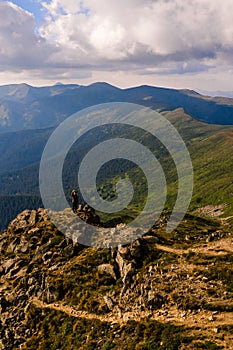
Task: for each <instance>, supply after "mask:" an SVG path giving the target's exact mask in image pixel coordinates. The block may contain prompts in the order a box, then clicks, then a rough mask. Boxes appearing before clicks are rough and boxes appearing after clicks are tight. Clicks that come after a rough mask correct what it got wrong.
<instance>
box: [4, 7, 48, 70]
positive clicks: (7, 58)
mask: <svg viewBox="0 0 233 350" xmlns="http://www.w3.org/2000/svg"><path fill="white" fill-rule="evenodd" d="M0 15H1V20H0V70H1V71H4V70H6V69H12V70H16V71H20V70H22V69H32V68H38V67H41V66H43V65H45V64H46V60H47V59H48V58H49V56H50V54H51V53H52V52H53V49H52V47H51V45H50V44H48V43H46V42H45V40H44V39H43V38H42V37H38V36H37V35H36V34H35V32H34V27H35V21H34V17H33V16H32V14H30V13H29V12H27V11H24V10H22V9H21V8H20V7H18V6H16V5H15V4H12V3H11V2H2V1H0Z"/></svg>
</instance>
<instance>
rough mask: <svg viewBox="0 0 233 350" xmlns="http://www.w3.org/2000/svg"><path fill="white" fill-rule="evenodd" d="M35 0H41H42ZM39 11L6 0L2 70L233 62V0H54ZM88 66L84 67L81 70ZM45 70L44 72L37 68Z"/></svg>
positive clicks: (191, 67)
mask: <svg viewBox="0 0 233 350" xmlns="http://www.w3.org/2000/svg"><path fill="white" fill-rule="evenodd" d="M35 1H36V0H35ZM42 6H43V7H44V9H46V18H45V21H44V23H43V25H41V26H40V28H37V29H38V33H39V34H38V35H36V34H35V32H34V27H35V21H34V17H33V16H32V14H30V13H28V12H26V11H24V10H23V9H20V8H19V7H17V6H16V5H13V4H12V3H10V2H6V1H2V0H0V17H1V19H0V70H4V69H7V68H8V69H18V70H20V69H28V70H29V69H35V70H36V71H37V73H38V72H41V75H43V74H44V75H45V74H49V75H50V76H54V77H56V75H57V76H58V79H60V77H61V78H62V77H66V76H71V75H72V72H74V70H75V73H74V74H75V76H76V75H79V76H85V77H86V76H87V75H90V73H91V72H93V74H96V73H95V72H97V71H105V72H109V71H110V72H111V71H112V72H113V71H115V72H117V71H119V72H122V71H125V72H129V71H131V72H136V73H138V74H139V75H140V76H142V75H143V74H145V76H148V75H149V74H162V75H165V74H168V75H169V74H173V75H174V74H176V73H177V74H182V75H184V74H194V73H195V72H197V73H201V72H203V71H206V72H208V71H210V70H212V69H213V67H214V68H215V71H216V70H217V71H219V72H220V71H221V72H223V70H225V69H227V70H230V69H231V66H232V58H233V40H232V38H233V2H232V0H222V1H221V4H220V3H219V0H190V1H184V0H127V1H125V0H117V1H116V0H108V1H106V0H82V1H78V0H50V1H49V2H48V1H46V2H42ZM81 72H83V73H81ZM38 74H39V73H38Z"/></svg>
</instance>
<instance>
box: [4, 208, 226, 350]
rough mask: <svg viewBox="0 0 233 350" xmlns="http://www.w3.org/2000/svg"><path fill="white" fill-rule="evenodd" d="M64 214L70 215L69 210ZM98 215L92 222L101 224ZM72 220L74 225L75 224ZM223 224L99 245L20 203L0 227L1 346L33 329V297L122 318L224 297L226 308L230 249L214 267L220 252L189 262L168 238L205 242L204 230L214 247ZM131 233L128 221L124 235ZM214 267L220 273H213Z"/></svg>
mask: <svg viewBox="0 0 233 350" xmlns="http://www.w3.org/2000/svg"><path fill="white" fill-rule="evenodd" d="M57 215H58V216H59V215H60V214H59V213H58V214H57ZM64 215H65V217H66V218H68V219H69V218H70V220H73V214H72V213H71V212H70V211H69V212H68V210H67V211H66V212H65V213H64ZM78 215H79V216H80V217H81V216H82V218H83V219H85V220H90V221H89V222H90V223H91V218H93V217H96V216H95V215H96V214H95V213H94V212H93V211H92V210H91V209H90V208H88V207H86V208H82V207H80V208H79V212H78ZM60 216H61V215H60ZM96 220H97V221H98V219H96ZM94 221H95V220H94ZM97 221H95V225H97V227H98V229H99V230H101V227H99V224H97ZM70 222H71V223H72V222H73V221H70ZM161 222H162V223H161V227H162V229H163V224H164V221H163V220H162V219H161ZM73 225H75V224H73ZM185 225H186V226H185V227H187V222H186V223H185ZM75 227H76V230H77V231H78V230H80V226H78V225H77V224H76V226H74V229H75ZM124 228H125V225H123V224H120V225H118V226H116V227H115V228H114V229H110V228H109V232H111V234H112V233H113V232H114V233H115V234H119V233H120V234H121V233H122V232H123V230H124ZM182 229H183V228H182ZM227 230H228V228H227ZM227 230H225V231H224V230H221V228H220V227H219V226H218V225H216V223H213V225H212V226H211V225H210V222H208V225H207V226H206V232H205V231H204V229H203V225H202V226H201V228H200V233H201V234H200V235H199V236H200V237H201V238H200V239H199V236H198V232H197V230H196V231H195V232H194V233H193V234H192V232H191V230H189V232H185V234H184V238H183V241H182V240H181V238H180V237H178V238H177V239H176V241H175V238H174V237H173V238H171V239H170V240H166V239H165V238H164V231H161V232H162V234H159V231H158V229H156V228H154V229H153V230H151V231H150V232H149V233H147V234H146V235H143V236H142V237H140V238H137V239H135V240H134V241H132V242H131V243H130V244H127V245H118V246H116V247H114V248H105V249H98V248H92V247H85V246H83V245H81V244H80V243H78V242H77V240H73V239H71V238H72V235H71V236H65V235H64V234H63V233H61V232H60V231H59V230H58V229H57V228H56V227H55V226H54V224H53V223H52V222H51V221H50V220H49V216H48V213H47V212H46V210H44V209H38V210H31V211H30V210H26V211H24V212H23V213H21V214H20V215H18V217H17V218H16V219H15V220H13V221H12V222H11V223H10V225H9V227H8V229H7V230H5V231H3V232H1V234H0V253H1V255H0V349H2V350H13V349H17V348H20V346H21V345H22V344H25V343H26V341H28V339H30V338H31V337H37V336H38V334H39V326H38V325H37V322H31V323H30V322H29V320H30V317H31V314H30V312H31V310H32V306H33V305H34V304H33V302H34V300H35V299H36V300H37V301H41V303H43V304H45V305H48V306H49V305H50V304H52V305H72V308H74V310H75V308H76V309H77V310H78V311H82V310H84V312H85V313H87V312H90V313H94V312H95V313H96V315H106V317H107V316H108V315H109V314H110V315H111V317H113V316H114V317H117V318H120V319H123V320H125V318H126V315H127V314H131V315H135V317H138V315H153V317H161V318H165V317H169V312H170V311H168V309H169V308H173V309H175V308H176V309H177V310H181V313H182V315H188V314H191V313H192V312H193V313H194V312H195V313H198V312H200V311H199V310H202V309H203V308H210V309H211V310H212V309H213V303H214V301H216V300H217V302H218V303H219V304H218V305H221V307H223V306H222V305H223V303H224V305H225V304H226V305H227V307H228V308H229V307H230V306H231V303H230V300H231V298H232V293H231V292H229V290H230V288H231V285H230V282H229V281H230V276H231V272H230V270H229V264H230V263H229V262H230V261H231V259H232V258H231V256H230V255H229V256H228V255H227V257H226V264H225V265H224V267H225V269H221V274H220V273H219V272H218V271H219V270H218V269H220V267H221V268H222V266H221V265H220V263H222V261H224V259H223V258H222V259H223V260H221V259H220V260H218V259H217V257H218V254H219V252H218V251H216V255H215V256H214V258H215V260H214V265H213V266H212V265H211V264H210V256H208V257H207V259H206V261H204V263H203V266H200V265H201V262H202V260H203V259H204V258H203V255H201V259H199V256H198V257H196V259H197V264H196V266H195V268H194V264H195V260H194V259H193V255H192V254H194V253H192V251H189V250H182V249H181V250H180V253H179V249H177V248H172V245H173V243H174V242H175V243H174V244H175V245H176V244H177V245H178V246H179V245H180V244H181V243H180V242H181V241H182V243H183V245H187V246H188V247H190V245H191V244H194V243H195V242H196V244H200V242H202V241H203V244H204V248H205V246H206V245H207V244H208V243H209V242H208V241H209V237H211V242H212V241H213V247H214V243H216V244H217V242H220V240H221V239H226V238H225V237H228V240H229V242H228V241H226V242H225V245H224V246H223V247H224V249H226V248H227V247H228V246H229V244H230V234H231V233H230V232H228V231H227ZM186 231H187V229H186ZM203 232H205V234H204V233H203ZM130 233H132V231H130V230H129V229H127V235H130ZM186 236H188V237H186ZM195 237H198V239H196V238H195ZM193 242H194V243H193ZM161 244H162V246H161ZM210 244H212V243H210ZM198 249H199V248H198ZM205 249H206V248H205ZM216 249H217V248H216ZM210 252H212V250H210ZM229 252H230V250H229ZM222 254H228V253H226V251H225V252H224V251H223V252H222ZM229 254H230V253H229ZM224 256H225V255H223V257H224ZM227 259H229V260H227ZM190 261H191V263H190ZM215 270H216V271H217V272H216V274H217V276H218V278H219V276H223V278H222V280H218V279H216V280H215V279H214V276H215ZM227 283H229V286H228V288H227ZM220 302H221V303H220ZM224 307H226V306H224ZM61 310H62V308H61ZM229 310H230V309H229ZM40 314H41V313H40ZM33 315H34V316H33V317H35V315H36V313H35V314H33ZM148 317H149V316H148ZM182 317H183V316H182ZM208 317H209V318H210V317H211V314H208ZM210 322H213V321H210Z"/></svg>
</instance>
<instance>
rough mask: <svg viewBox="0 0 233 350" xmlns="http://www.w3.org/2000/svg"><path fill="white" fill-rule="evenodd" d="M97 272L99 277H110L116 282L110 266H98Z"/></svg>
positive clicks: (112, 268) (113, 271) (112, 267)
mask: <svg viewBox="0 0 233 350" xmlns="http://www.w3.org/2000/svg"><path fill="white" fill-rule="evenodd" d="M98 272H99V274H101V275H105V274H106V275H110V276H111V277H112V278H113V279H114V280H117V277H116V273H115V270H114V266H112V265H111V264H102V265H99V266H98Z"/></svg>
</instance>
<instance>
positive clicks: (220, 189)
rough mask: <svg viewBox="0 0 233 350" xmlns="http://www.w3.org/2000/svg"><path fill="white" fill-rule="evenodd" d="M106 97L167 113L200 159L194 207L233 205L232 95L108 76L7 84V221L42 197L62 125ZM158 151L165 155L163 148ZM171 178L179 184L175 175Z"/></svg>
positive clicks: (3, 192) (1, 178)
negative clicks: (88, 81) (46, 158)
mask: <svg viewBox="0 0 233 350" xmlns="http://www.w3.org/2000/svg"><path fill="white" fill-rule="evenodd" d="M105 102H131V103H137V104H141V105H145V106H148V107H151V108H152V109H156V110H159V111H160V112H162V113H165V114H166V116H167V118H168V119H169V120H170V121H171V122H172V123H173V124H174V125H175V126H176V128H177V130H178V131H179V132H180V133H181V135H182V136H183V138H184V139H185V141H186V143H187V146H188V149H189V151H190V153H191V156H192V160H193V162H194V166H195V169H194V170H195V190H194V196H193V202H192V208H195V206H203V205H207V204H209V203H210V202H211V204H219V203H220V204H221V203H226V204H228V205H229V206H228V207H226V212H228V213H229V212H230V210H231V209H230V208H231V206H230V202H231V198H232V191H233V189H232V186H233V185H232V154H233V143H232V135H233V126H231V125H233V99H228V98H221V97H217V98H212V97H207V96H203V95H200V94H198V93H196V92H195V91H190V90H174V89H165V88H158V87H150V86H140V87H135V88H130V89H124V90H122V89H119V88H116V87H114V86H111V85H109V84H107V83H95V84H92V85H90V86H80V85H62V84H56V85H54V86H51V87H39V88H38V87H32V86H29V85H27V84H20V85H7V86H1V87H0V154H1V157H0V211H1V218H0V229H1V228H4V227H6V225H7V224H8V223H9V221H10V220H11V219H13V218H14V217H15V216H16V215H17V214H18V213H19V212H21V211H22V210H23V209H36V208H38V207H39V206H41V205H42V203H41V199H40V195H39V179H38V170H39V163H40V158H41V155H42V152H43V149H44V146H45V144H46V142H47V140H48V138H49V136H50V134H51V133H52V131H53V129H54V128H55V127H56V125H58V124H59V123H60V122H61V121H63V120H64V119H65V118H67V117H68V116H70V115H71V114H73V113H75V112H77V111H79V110H81V109H83V108H85V107H88V106H91V105H95V104H100V103H105ZM203 122H204V123H203ZM213 124H219V125H213ZM98 138H99V134H93V135H92V136H91V140H90V138H89V139H88V140H86V141H83V143H82V145H81V150H82V152H81V151H80V145H79V150H78V153H79V154H80V153H84V152H85V150H86V149H88V147H91V145H94V144H95V142H97V141H98ZM76 154H77V149H76V150H75V149H74V150H73V153H71V154H70V159H71V166H70V167H69V172H67V173H66V176H65V179H64V184H65V187H66V189H67V191H68V189H69V188H70V186H72V178H74V177H75V178H76V173H75V171H76V168H75V166H73V165H72V160H73V159H76V158H75V157H76ZM158 156H159V157H160V158H164V154H158ZM76 161H77V159H76ZM170 178H171V180H170V181H171V184H170V185H171V186H173V184H172V181H174V184H175V180H174V176H173V175H171V177H170ZM172 192H174V191H172ZM219 193H221V196H219ZM140 196H141V194H140V195H139V198H141V197H140ZM172 197H175V193H172Z"/></svg>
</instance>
